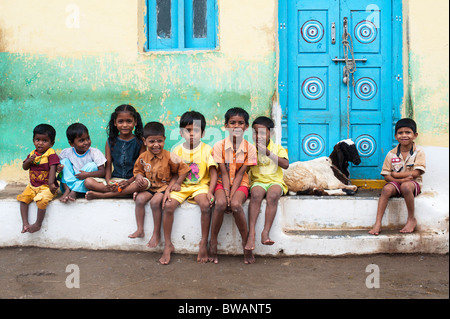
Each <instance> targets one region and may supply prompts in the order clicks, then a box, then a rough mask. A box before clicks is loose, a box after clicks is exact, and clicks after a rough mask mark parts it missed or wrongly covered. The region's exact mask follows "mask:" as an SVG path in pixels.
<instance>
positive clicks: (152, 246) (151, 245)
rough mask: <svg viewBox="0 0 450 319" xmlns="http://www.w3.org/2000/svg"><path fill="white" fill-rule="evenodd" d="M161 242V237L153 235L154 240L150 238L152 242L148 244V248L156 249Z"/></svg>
mask: <svg viewBox="0 0 450 319" xmlns="http://www.w3.org/2000/svg"><path fill="white" fill-rule="evenodd" d="M160 240H161V235H158V234H153V235H152V238H150V240H149V241H148V243H147V247H148V248H155V247H156V246H158V244H159V241H160Z"/></svg>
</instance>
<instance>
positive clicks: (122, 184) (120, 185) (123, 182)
mask: <svg viewBox="0 0 450 319" xmlns="http://www.w3.org/2000/svg"><path fill="white" fill-rule="evenodd" d="M128 185H130V183H128V181H121V182H120V183H119V185H118V187H119V188H121V189H124V188H126V187H127V186H128Z"/></svg>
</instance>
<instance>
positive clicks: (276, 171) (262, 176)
mask: <svg viewBox="0 0 450 319" xmlns="http://www.w3.org/2000/svg"><path fill="white" fill-rule="evenodd" d="M267 149H268V150H269V151H271V152H272V153H274V154H275V155H277V156H278V157H281V158H285V159H289V158H288V154H287V151H286V150H285V149H284V148H283V147H282V146H281V145H279V144H276V143H274V142H273V141H272V140H270V142H269V145H267ZM248 174H249V177H250V181H251V185H253V183H256V182H257V183H263V184H271V183H277V184H280V185H281V186H282V188H283V192H284V193H285V194H286V193H287V191H288V187H287V185H286V183H285V182H284V180H283V169H282V168H281V167H280V166H278V163H275V162H274V161H272V160H271V159H270V158H269V157H267V156H266V155H265V154H259V152H258V165H256V166H252V167H250V169H249V173H248Z"/></svg>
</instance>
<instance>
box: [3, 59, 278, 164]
mask: <svg viewBox="0 0 450 319" xmlns="http://www.w3.org/2000/svg"><path fill="white" fill-rule="evenodd" d="M275 64H276V57H275V53H273V54H269V55H268V56H266V57H263V58H259V59H257V60H251V61H249V60H246V59H241V60H240V59H236V58H233V59H229V58H227V57H226V56H225V55H223V54H221V53H220V52H205V53H179V54H177V53H172V54H158V55H149V56H147V55H137V56H136V59H130V58H129V57H128V58H124V57H123V56H120V55H118V54H101V55H100V54H99V55H92V54H91V55H87V56H85V57H82V58H69V57H54V56H51V57H50V56H48V55H38V54H15V53H6V52H2V53H0V129H1V131H2V132H3V134H2V135H3V136H2V139H1V140H0V150H1V152H0V165H2V166H3V165H5V164H6V165H10V164H12V162H13V161H15V160H17V159H20V160H22V159H23V158H24V157H25V156H26V154H27V153H28V152H30V151H31V150H32V149H33V143H32V130H33V128H34V126H36V125H37V124H39V123H48V124H51V125H53V126H54V127H55V129H56V131H57V136H56V143H55V146H54V148H55V149H63V148H65V147H68V143H67V139H66V136H65V130H66V128H67V126H68V125H70V124H71V123H73V122H77V121H79V122H81V123H83V124H85V125H86V126H87V127H88V129H89V131H90V135H91V138H92V146H94V147H98V148H100V149H101V150H104V144H105V141H106V131H105V128H106V125H107V123H108V121H109V118H110V114H111V112H112V111H113V110H114V108H115V107H116V106H118V105H120V104H123V103H128V104H131V105H133V106H135V107H136V108H137V109H138V111H139V112H140V114H141V116H142V119H143V122H144V124H145V122H148V121H161V122H163V123H164V124H165V125H166V128H167V133H166V135H167V137H168V141H167V144H166V145H167V148H170V147H171V146H173V145H174V144H176V142H177V141H175V140H173V139H174V138H177V139H178V140H179V134H178V119H179V116H181V114H182V113H184V112H185V111H187V110H189V109H192V110H197V111H200V112H202V113H203V114H204V115H205V117H206V119H207V121H208V126H209V127H213V128H215V130H213V134H212V135H211V134H209V136H208V134H207V136H205V141H206V142H210V143H213V142H214V141H216V140H218V138H219V137H221V138H223V136H225V135H223V136H217V135H218V134H217V132H219V130H220V128H221V127H222V126H223V115H224V113H225V112H226V110H227V109H228V108H230V107H235V106H239V107H243V108H245V109H246V110H247V111H248V112H249V113H250V114H251V119H254V118H255V117H256V116H258V115H270V110H271V100H272V96H273V94H274V89H275V81H276V74H275V69H276V67H275ZM174 129H175V130H176V132H173V133H171V131H172V130H174Z"/></svg>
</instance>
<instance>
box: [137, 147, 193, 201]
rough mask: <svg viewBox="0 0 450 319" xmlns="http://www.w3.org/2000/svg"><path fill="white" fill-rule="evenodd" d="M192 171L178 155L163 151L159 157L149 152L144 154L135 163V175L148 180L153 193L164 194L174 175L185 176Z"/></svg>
mask: <svg viewBox="0 0 450 319" xmlns="http://www.w3.org/2000/svg"><path fill="white" fill-rule="evenodd" d="M190 170H191V169H190V168H189V166H187V164H186V163H184V162H183V161H182V160H181V159H180V158H179V157H178V156H177V155H175V154H172V153H170V152H169V151H166V150H163V151H162V152H161V154H159V155H153V154H152V153H151V152H149V151H145V152H144V153H142V154H141V155H140V156H139V157H138V159H137V160H136V162H135V163H134V168H133V175H134V176H136V175H137V174H138V173H140V174H141V175H143V176H144V177H146V178H148V180H149V181H150V183H152V185H151V186H150V188H149V190H150V191H152V192H158V193H160V192H164V191H165V190H166V188H167V186H169V182H170V179H171V178H172V176H173V175H174V174H178V175H183V174H186V173H187V172H189V171H190Z"/></svg>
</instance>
